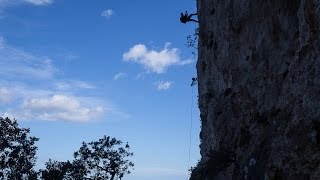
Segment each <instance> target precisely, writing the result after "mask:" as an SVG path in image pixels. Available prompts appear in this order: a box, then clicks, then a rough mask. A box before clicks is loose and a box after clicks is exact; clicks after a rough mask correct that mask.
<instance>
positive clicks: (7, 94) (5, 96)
mask: <svg viewBox="0 0 320 180" xmlns="http://www.w3.org/2000/svg"><path fill="white" fill-rule="evenodd" d="M11 99H12V94H11V91H10V90H9V89H8V88H4V87H0V104H6V103H9V102H10V101H11Z"/></svg>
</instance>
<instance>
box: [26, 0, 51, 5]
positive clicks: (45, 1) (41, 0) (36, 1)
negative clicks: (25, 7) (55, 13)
mask: <svg viewBox="0 0 320 180" xmlns="http://www.w3.org/2000/svg"><path fill="white" fill-rule="evenodd" d="M23 1H24V2H27V3H30V4H33V5H36V6H43V5H49V4H52V3H53V0H23Z"/></svg>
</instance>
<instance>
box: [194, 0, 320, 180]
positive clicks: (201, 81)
mask: <svg viewBox="0 0 320 180" xmlns="http://www.w3.org/2000/svg"><path fill="white" fill-rule="evenodd" d="M197 7H198V19H199V49H198V50H199V53H198V63H197V71H198V88H199V108H200V116H201V123H202V127H201V133H200V139H201V145H200V149H201V156H202V158H201V161H200V162H199V164H198V166H197V167H196V168H195V169H194V170H193V172H192V176H191V178H190V179H191V180H211V179H215V180H228V179H234V180H238V179H239V180H242V179H243V180H244V179H248V180H271V179H272V180H273V179H274V180H281V179H284V180H285V179H288V180H308V179H314V180H316V179H320V33H319V32H320V0H197Z"/></svg>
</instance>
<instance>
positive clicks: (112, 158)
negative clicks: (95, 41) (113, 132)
mask: <svg viewBox="0 0 320 180" xmlns="http://www.w3.org/2000/svg"><path fill="white" fill-rule="evenodd" d="M121 144H122V142H121V141H119V140H117V139H115V138H111V137H109V136H108V137H107V136H104V137H103V138H102V139H99V140H98V141H93V142H90V143H85V142H83V143H82V147H81V148H80V149H79V151H77V152H75V153H74V157H75V158H76V160H78V161H80V162H82V163H83V164H85V166H86V167H87V170H88V172H89V173H88V174H89V178H91V179H99V178H102V179H110V180H114V178H115V177H118V178H120V179H121V178H122V177H123V176H124V175H125V174H129V173H130V169H131V168H132V167H133V166H134V164H133V163H132V162H131V161H129V160H128V159H127V158H128V157H130V156H133V153H131V152H130V151H129V149H130V146H129V145H128V143H127V144H126V145H125V146H124V147H122V146H121Z"/></svg>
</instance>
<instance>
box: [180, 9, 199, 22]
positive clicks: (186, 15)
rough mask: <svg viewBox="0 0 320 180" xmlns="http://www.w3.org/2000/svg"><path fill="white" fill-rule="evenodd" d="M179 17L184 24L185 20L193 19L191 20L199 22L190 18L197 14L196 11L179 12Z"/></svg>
mask: <svg viewBox="0 0 320 180" xmlns="http://www.w3.org/2000/svg"><path fill="white" fill-rule="evenodd" d="M180 15H181V17H180V21H181V22H182V23H184V24H186V23H187V22H190V21H193V22H197V23H199V21H197V20H194V19H192V16H195V15H197V13H194V14H188V12H187V11H186V12H185V13H184V14H183V13H180Z"/></svg>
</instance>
